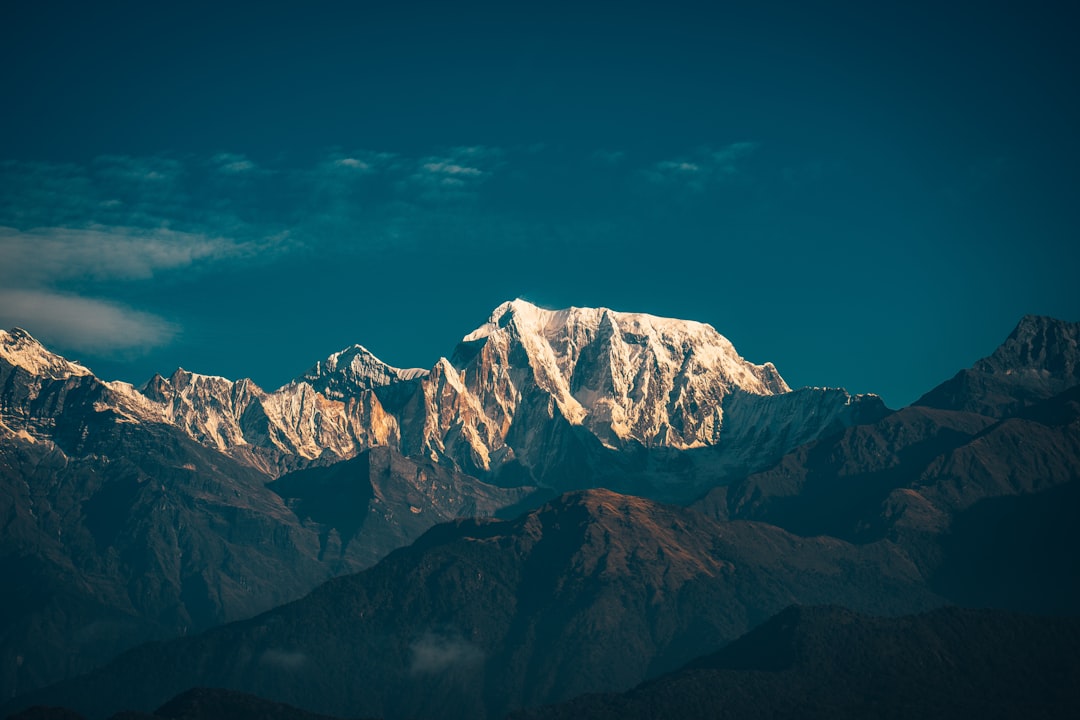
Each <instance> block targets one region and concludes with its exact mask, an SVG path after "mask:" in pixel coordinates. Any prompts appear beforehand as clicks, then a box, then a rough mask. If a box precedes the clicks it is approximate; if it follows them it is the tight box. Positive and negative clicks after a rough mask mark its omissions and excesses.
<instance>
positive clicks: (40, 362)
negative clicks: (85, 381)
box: [0, 327, 92, 380]
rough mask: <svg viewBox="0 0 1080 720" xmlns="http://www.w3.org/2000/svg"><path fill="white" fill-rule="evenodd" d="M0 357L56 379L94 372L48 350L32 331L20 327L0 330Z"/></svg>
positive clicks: (42, 375)
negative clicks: (31, 333)
mask: <svg viewBox="0 0 1080 720" xmlns="http://www.w3.org/2000/svg"><path fill="white" fill-rule="evenodd" d="M0 358H3V359H4V360H6V361H7V362H8V363H10V364H11V365H14V366H17V367H21V368H22V369H23V370H26V371H27V372H29V373H30V374H31V375H35V376H38V377H48V378H52V379H54V380H63V379H65V378H69V377H82V376H85V375H90V374H92V373H91V372H90V370H89V369H87V368H85V367H83V366H82V365H80V364H78V363H75V362H71V361H70V360H66V359H64V358H63V357H61V356H60V355H57V354H56V353H53V352H50V351H49V350H46V349H45V346H44V345H42V344H41V343H39V342H38V341H37V340H35V339H34V337H33V336H32V335H30V333H28V332H27V331H25V330H23V329H22V328H19V327H16V328H12V329H11V330H7V331H5V330H0Z"/></svg>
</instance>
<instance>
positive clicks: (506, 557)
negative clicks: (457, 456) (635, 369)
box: [25, 490, 939, 718]
mask: <svg viewBox="0 0 1080 720" xmlns="http://www.w3.org/2000/svg"><path fill="white" fill-rule="evenodd" d="M797 601H801V602H814V603H819V602H844V603H846V604H850V605H852V606H854V607H858V608H862V609H864V610H870V611H875V612H899V611H904V610H911V609H915V608H925V607H928V606H932V605H934V604H937V603H938V602H939V600H938V599H937V598H936V597H935V596H934V595H933V594H931V593H928V592H926V591H925V590H924V589H923V588H922V587H921V586H920V578H919V577H918V575H917V573H916V572H915V571H914V569H913V568H912V567H911V565H910V563H909V562H908V561H907V560H906V558H904V556H903V555H901V554H899V553H897V552H896V551H895V549H894V548H892V547H891V546H889V545H888V544H887V543H883V544H878V545H875V546H872V547H865V548H861V549H860V548H855V547H853V546H850V545H847V544H846V543H842V542H839V541H835V540H831V539H827V538H819V539H802V538H797V537H794V536H792V535H789V534H787V533H785V532H783V531H781V530H778V529H776V528H772V527H769V526H766V525H760V524H755V523H741V522H738V523H715V522H713V521H710V520H708V519H706V518H705V517H704V516H702V515H700V514H698V513H694V512H692V511H688V510H684V509H680V508H676V507H671V506H663V505H657V504H655V503H652V502H650V501H647V500H643V499H640V498H632V497H627V496H621V495H617V494H615V493H611V492H608V491H600V490H595V491H589V492H582V493H573V494H570V495H567V496H564V497H562V498H559V499H558V500H556V501H553V502H552V503H550V504H548V505H546V506H544V507H543V508H541V509H539V510H536V511H533V512H531V513H528V514H526V515H524V516H522V517H521V518H519V519H517V520H514V521H504V522H494V521H482V522H481V521H459V522H457V523H454V524H448V525H441V526H438V527H436V528H434V529H433V530H431V531H429V532H428V533H427V534H426V535H424V536H423V537H422V538H421V539H420V540H418V541H417V542H416V543H415V544H414V545H413V546H411V547H409V548H406V549H402V550H399V551H397V552H395V553H393V554H391V555H390V556H389V557H387V558H386V559H385V560H383V561H382V562H381V563H380V564H379V565H377V566H376V567H374V568H372V569H371V570H368V571H366V572H363V573H360V574H358V575H353V576H348V577H343V578H339V579H337V580H334V581H331V582H329V583H327V584H325V585H323V586H322V587H320V588H319V589H318V590H316V591H315V592H313V593H312V594H311V595H310V596H308V597H306V598H304V599H302V600H300V601H297V602H294V603H291V604H289V605H286V606H284V607H282V608H279V609H277V610H274V611H272V612H270V613H267V614H264V615H262V616H260V617H258V618H254V619H252V620H250V621H246V622H243V623H235V624H231V625H227V626H225V627H222V628H219V629H217V630H213V631H210V632H208V633H205V634H203V635H200V636H198V637H192V638H184V639H180V640H177V641H173V642H171V643H167V644H164V645H152V646H144V647H142V648H139V649H136V650H134V651H132V652H130V653H128V654H126V655H124V656H122V657H121V658H119V659H118V660H116V661H115V662H114V663H112V664H111V665H110V666H108V667H107V668H104V669H103V670H101V671H99V672H97V673H94V674H92V675H90V676H87V677H86V678H82V679H77V680H73V681H69V682H68V683H65V684H63V685H61V686H58V687H56V688H52V689H50V690H49V691H47V692H44V693H40V694H37V695H31V696H28V697H27V698H25V702H26V703H28V704H29V703H31V702H43V701H47V702H49V703H51V704H57V703H58V704H63V705H68V706H70V707H74V708H76V709H78V710H80V711H82V712H85V713H87V714H89V715H92V716H104V715H107V714H108V713H109V712H112V711H114V710H116V709H119V708H125V707H126V708H131V709H142V710H146V709H149V708H152V707H155V706H156V705H158V704H160V703H161V702H162V701H164V700H165V699H166V698H168V697H171V696H172V695H175V694H176V693H177V692H180V691H181V690H183V689H184V688H186V687H191V686H197V685H205V684H207V683H208V682H210V681H211V680H212V682H213V683H214V684H218V685H223V686H225V687H230V688H232V689H235V690H241V691H244V692H251V693H255V694H257V695H260V696H263V697H267V698H269V699H273V700H277V701H282V702H287V703H290V704H293V705H296V706H298V707H304V708H307V709H309V710H313V711H318V712H323V713H328V714H336V715H377V716H384V717H387V718H399V717H413V716H422V715H425V714H427V715H431V714H434V715H438V716H440V717H447V718H452V717H461V718H465V717H470V718H484V717H489V718H493V717H499V716H501V714H502V713H503V712H504V711H506V710H507V709H510V708H513V707H519V706H523V705H532V704H537V703H543V702H552V701H555V700H560V699H566V698H569V697H572V696H574V695H577V694H579V693H582V692H587V691H597V690H604V689H607V690H618V689H625V688H629V687H631V686H633V685H634V684H635V683H637V682H640V681H641V680H642V679H644V678H646V677H648V676H651V675H655V674H656V673H658V672H663V671H666V670H672V669H674V668H677V667H678V666H679V665H681V664H682V663H684V662H686V661H687V660H689V659H690V658H692V657H695V656H696V655H700V654H701V653H703V652H706V651H709V650H710V649H713V648H715V647H718V646H719V645H721V644H722V643H723V642H725V641H726V640H729V639H732V638H734V637H736V636H737V635H739V634H740V633H742V632H744V631H745V630H746V629H747V628H749V627H751V626H752V625H754V624H756V623H757V622H760V621H761V620H763V619H765V618H766V617H768V615H769V614H771V613H773V612H776V611H778V610H779V609H781V608H782V607H784V606H786V605H788V604H789V603H791V602H797Z"/></svg>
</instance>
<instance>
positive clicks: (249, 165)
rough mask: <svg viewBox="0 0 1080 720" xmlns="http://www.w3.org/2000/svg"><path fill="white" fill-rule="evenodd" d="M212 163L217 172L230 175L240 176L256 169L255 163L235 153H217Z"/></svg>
mask: <svg viewBox="0 0 1080 720" xmlns="http://www.w3.org/2000/svg"><path fill="white" fill-rule="evenodd" d="M213 163H214V165H215V166H217V169H218V171H219V172H223V173H226V174H230V175H240V174H243V173H247V172H251V171H252V170H255V169H256V165H255V163H253V162H252V161H251V160H248V159H247V158H246V157H244V156H243V155H237V154H235V153H218V154H217V155H215V156H214V157H213Z"/></svg>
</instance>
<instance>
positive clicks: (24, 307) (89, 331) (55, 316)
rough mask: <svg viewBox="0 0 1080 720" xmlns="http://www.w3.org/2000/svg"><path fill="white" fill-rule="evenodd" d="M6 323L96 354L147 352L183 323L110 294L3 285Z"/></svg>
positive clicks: (0, 306) (1, 308) (0, 297)
mask: <svg viewBox="0 0 1080 720" xmlns="http://www.w3.org/2000/svg"><path fill="white" fill-rule="evenodd" d="M0 325H2V326H3V327H6V328H11V327H16V326H18V327H22V328H23V329H25V330H27V331H28V332H29V333H30V334H31V335H33V336H34V337H36V338H37V339H38V340H42V341H45V342H46V344H49V345H51V344H56V345H58V346H61V347H63V348H70V349H72V350H75V351H78V352H86V353H90V354H119V355H121V356H125V355H130V354H135V355H138V354H141V353H143V352H146V351H148V350H150V349H153V348H156V347H161V346H163V345H166V344H168V343H169V342H170V341H171V340H172V339H173V338H174V337H175V336H176V334H177V333H178V332H179V330H180V328H179V327H178V326H177V325H175V324H173V323H171V322H169V321H168V320H165V319H164V318H161V317H158V316H157V315H153V314H150V313H145V312H140V311H138V310H134V309H132V308H129V307H125V306H123V305H120V304H118V303H114V302H110V301H108V300H101V299H97V298H91V297H86V296H82V295H69V294H64V293H59V292H55V291H51V290H33V289H7V288H4V289H0Z"/></svg>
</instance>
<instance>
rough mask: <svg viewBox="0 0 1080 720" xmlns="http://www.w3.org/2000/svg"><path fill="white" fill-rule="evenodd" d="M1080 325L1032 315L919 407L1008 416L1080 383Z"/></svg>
mask: <svg viewBox="0 0 1080 720" xmlns="http://www.w3.org/2000/svg"><path fill="white" fill-rule="evenodd" d="M1078 342H1080V323H1071V322H1065V321H1063V320H1056V319H1054V318H1048V317H1042V316H1039V315H1026V316H1025V317H1024V318H1022V319H1021V320H1020V322H1019V323H1018V324H1017V326H1016V328H1015V329H1014V330H1013V331H1012V333H1010V334H1009V337H1008V338H1006V339H1005V342H1003V343H1002V344H1001V345H1000V346H999V347H998V348H997V349H996V350H995V351H994V352H993V353H992V354H991V355H990V356H988V357H985V358H983V359H982V360H979V361H978V362H977V363H975V365H974V366H973V367H971V368H969V369H967V370H961V371H960V372H958V373H957V374H956V375H955V376H954V377H953V378H952V379H950V380H948V381H947V382H944V383H942V384H941V385H939V386H938V387H936V388H934V389H933V390H931V391H930V392H928V393H926V394H925V395H923V396H922V397H921V398H919V399H918V400H917V401H916V402H915V405H925V406H928V407H936V408H942V409H945V410H964V411H967V412H974V413H979V414H981V415H989V416H991V417H998V418H1001V417H1007V416H1009V415H1013V414H1015V413H1016V412H1017V411H1019V410H1020V409H1022V408H1024V407H1027V406H1029V405H1032V404H1034V403H1037V402H1039V401H1041V400H1046V399H1047V398H1050V397H1052V396H1054V395H1056V394H1058V393H1060V392H1062V391H1064V390H1066V389H1068V388H1070V387H1073V386H1075V385H1078V384H1080V347H1078Z"/></svg>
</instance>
